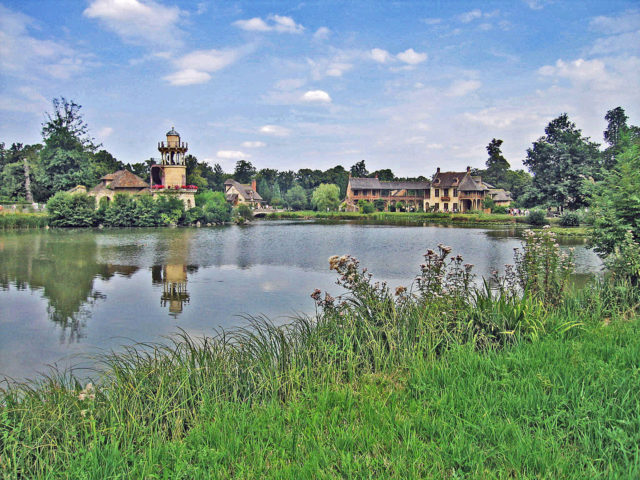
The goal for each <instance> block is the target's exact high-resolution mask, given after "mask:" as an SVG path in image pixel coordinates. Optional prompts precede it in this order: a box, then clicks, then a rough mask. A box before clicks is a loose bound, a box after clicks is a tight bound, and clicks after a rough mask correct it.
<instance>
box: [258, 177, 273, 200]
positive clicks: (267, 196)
mask: <svg viewBox="0 0 640 480" xmlns="http://www.w3.org/2000/svg"><path fill="white" fill-rule="evenodd" d="M258 193H259V194H260V196H261V197H262V199H263V200H264V201H265V202H267V203H271V195H272V194H271V188H269V184H268V183H267V179H266V178H265V177H262V178H261V179H260V182H259V183H258Z"/></svg>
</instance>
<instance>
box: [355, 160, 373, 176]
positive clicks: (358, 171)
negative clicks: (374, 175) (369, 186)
mask: <svg viewBox="0 0 640 480" xmlns="http://www.w3.org/2000/svg"><path fill="white" fill-rule="evenodd" d="M351 176H352V177H357V178H363V177H368V176H369V171H368V170H367V167H366V165H365V164H364V160H360V161H359V162H357V163H356V164H355V165H352V166H351Z"/></svg>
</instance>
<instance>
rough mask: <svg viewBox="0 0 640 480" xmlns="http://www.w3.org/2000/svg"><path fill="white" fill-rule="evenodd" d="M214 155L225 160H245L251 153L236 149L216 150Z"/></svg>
mask: <svg viewBox="0 0 640 480" xmlns="http://www.w3.org/2000/svg"><path fill="white" fill-rule="evenodd" d="M216 157H218V158H224V159H226V160H245V159H247V158H251V155H247V154H246V153H243V152H240V151H238V150H218V153H216Z"/></svg>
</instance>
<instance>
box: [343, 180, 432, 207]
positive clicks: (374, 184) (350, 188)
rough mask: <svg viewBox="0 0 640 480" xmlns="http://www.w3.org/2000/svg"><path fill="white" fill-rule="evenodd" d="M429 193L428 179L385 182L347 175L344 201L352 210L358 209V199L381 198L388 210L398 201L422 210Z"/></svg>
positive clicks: (371, 199)
mask: <svg viewBox="0 0 640 480" xmlns="http://www.w3.org/2000/svg"><path fill="white" fill-rule="evenodd" d="M429 195H430V183H429V182H428V181H424V182H403V181H392V182H387V181H380V180H378V178H358V177H349V183H348V184H347V197H346V200H345V201H346V204H347V210H352V211H354V210H357V209H358V202H359V201H360V200H366V201H370V202H374V201H376V200H383V201H384V202H385V210H388V209H389V206H391V205H393V206H395V205H397V204H399V203H400V202H402V204H403V205H404V206H405V207H406V208H408V209H412V210H422V209H424V205H425V202H426V201H427V199H428V198H429Z"/></svg>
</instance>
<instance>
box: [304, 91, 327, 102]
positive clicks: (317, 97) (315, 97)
mask: <svg viewBox="0 0 640 480" xmlns="http://www.w3.org/2000/svg"><path fill="white" fill-rule="evenodd" d="M301 100H302V101H304V102H309V103H331V96H329V94H328V93H327V92H325V91H324V90H309V91H308V92H306V93H305V94H304V95H302V98H301Z"/></svg>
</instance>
